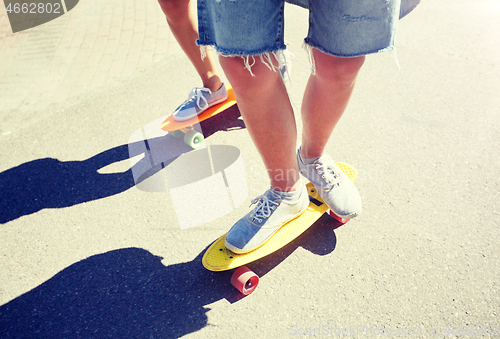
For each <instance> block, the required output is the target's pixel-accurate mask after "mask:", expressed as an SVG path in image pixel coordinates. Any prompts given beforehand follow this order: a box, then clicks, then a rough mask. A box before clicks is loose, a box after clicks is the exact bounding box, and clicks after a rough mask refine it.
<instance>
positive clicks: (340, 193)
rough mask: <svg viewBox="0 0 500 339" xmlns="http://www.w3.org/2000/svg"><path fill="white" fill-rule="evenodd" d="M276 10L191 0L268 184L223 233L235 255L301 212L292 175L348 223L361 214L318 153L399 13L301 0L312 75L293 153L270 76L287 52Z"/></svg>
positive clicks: (346, 2) (284, 108)
mask: <svg viewBox="0 0 500 339" xmlns="http://www.w3.org/2000/svg"><path fill="white" fill-rule="evenodd" d="M298 1H299V0H294V1H293V2H295V3H298ZM416 1H418V0H416ZM283 9H284V1H280V0H274V1H271V0H259V1H256V2H254V1H252V2H251V3H250V2H247V1H243V0H199V2H198V15H199V27H200V28H199V31H200V33H199V40H198V43H199V44H200V45H213V46H215V48H216V50H217V51H218V52H219V53H220V55H221V57H220V63H221V66H222V68H223V69H224V72H225V73H226V75H227V77H228V80H229V82H230V83H231V84H232V86H233V88H234V92H235V95H236V99H237V101H238V106H239V108H240V111H241V113H242V116H243V118H244V121H245V124H246V126H247V128H248V131H249V133H250V135H251V137H252V140H253V141H254V143H255V145H256V147H257V149H258V151H259V153H260V155H261V157H262V159H263V161H264V164H265V166H266V168H267V169H268V173H269V177H270V182H271V188H270V189H269V190H268V191H266V192H265V193H264V194H263V195H261V196H259V197H257V198H256V199H254V200H253V201H252V203H255V204H256V207H255V208H254V209H253V210H252V211H251V212H250V213H248V214H247V215H246V216H245V217H244V218H242V219H241V220H239V221H238V222H237V223H236V224H235V225H234V226H233V227H232V228H231V230H230V231H229V232H228V234H227V235H226V246H227V247H228V248H229V249H231V250H232V251H234V252H237V253H245V252H249V251H252V250H254V249H255V248H258V247H259V246H261V245H262V244H264V243H265V242H266V241H267V240H268V239H269V238H270V237H271V236H272V235H273V234H274V233H275V232H276V231H277V230H278V229H279V228H280V227H281V226H283V225H284V224H285V223H286V222H287V221H289V220H291V219H293V218H295V217H297V216H298V215H300V214H301V213H302V212H303V211H304V210H305V209H306V208H307V205H308V202H309V200H308V195H307V191H306V189H305V187H304V183H303V181H302V179H301V178H300V175H299V173H301V174H302V175H304V176H305V177H306V179H308V180H309V181H311V182H312V183H313V184H314V185H315V187H316V188H317V190H318V192H319V193H320V195H321V197H322V198H323V200H324V201H325V202H326V203H327V205H328V207H329V208H330V209H331V210H332V211H333V212H334V213H336V214H337V215H339V216H341V217H343V218H347V219H349V218H353V217H355V216H357V215H358V214H359V213H360V212H361V197H360V195H359V193H358V191H357V189H356V187H355V186H354V184H353V183H352V182H351V181H350V180H349V179H348V178H347V177H346V176H345V175H344V174H343V173H342V171H341V170H340V169H339V168H338V167H337V166H336V165H335V163H334V162H333V161H332V160H331V158H330V157H329V156H327V155H325V154H324V150H325V147H326V144H327V142H328V140H329V138H330V136H331V134H332V131H333V129H334V128H335V125H336V124H337V122H338V121H339V119H340V117H341V116H342V114H343V112H344V110H345V108H346V106H347V104H348V102H349V98H350V96H351V94H352V91H353V88H354V84H355V82H356V77H357V75H358V72H359V70H360V68H361V66H362V65H363V62H364V60H365V55H367V54H370V53H376V52H381V51H384V50H389V49H392V48H393V46H394V36H395V30H396V25H397V21H398V19H399V16H400V11H401V8H400V0H387V1H386V0H376V1H374V0H360V1H352V0H336V1H331V0H310V1H309V15H310V17H309V23H310V27H309V33H308V36H307V38H306V39H305V42H306V44H307V46H308V50H309V52H310V53H311V58H312V60H313V69H314V72H313V74H311V76H310V77H309V80H308V83H307V87H306V90H305V93H304V98H303V103H302V109H301V114H302V120H303V131H302V140H301V145H302V146H301V147H300V148H299V150H298V151H297V148H296V147H297V146H296V145H297V130H296V124H295V118H294V114H293V110H292V106H291V104H290V100H289V98H288V95H287V92H286V88H285V86H284V84H283V81H282V79H281V77H280V74H279V72H276V70H277V68H278V61H277V60H278V59H277V58H276V55H277V54H278V53H280V51H282V50H283V49H284V48H286V47H285V45H284V43H283V22H284V18H283Z"/></svg>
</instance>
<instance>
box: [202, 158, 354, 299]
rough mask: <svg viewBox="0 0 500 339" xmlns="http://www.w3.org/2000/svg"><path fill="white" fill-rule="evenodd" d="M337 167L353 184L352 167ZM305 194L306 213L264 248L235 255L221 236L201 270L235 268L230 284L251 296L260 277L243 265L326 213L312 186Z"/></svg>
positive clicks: (270, 249) (271, 239)
mask: <svg viewBox="0 0 500 339" xmlns="http://www.w3.org/2000/svg"><path fill="white" fill-rule="evenodd" d="M337 166H338V167H339V168H340V169H341V170H342V171H343V172H344V173H345V174H347V176H348V177H349V179H351V180H352V181H353V182H354V181H355V180H356V178H357V176H358V172H357V170H356V169H355V168H354V167H352V166H350V165H348V164H346V163H342V162H338V163H337ZM307 191H308V193H309V206H308V208H307V210H306V211H305V212H304V213H303V214H302V215H300V216H299V217H298V218H296V219H293V220H292V221H289V222H288V223H287V224H285V225H284V226H283V227H281V228H280V229H279V230H278V231H277V232H276V233H275V234H274V235H273V236H272V237H271V238H270V239H269V240H268V241H267V242H266V243H264V245H262V246H261V247H259V248H257V249H255V250H253V251H252V252H249V253H244V254H236V253H233V252H231V251H230V250H228V249H227V248H226V246H225V245H224V240H225V237H226V235H225V234H224V235H223V236H222V237H220V238H219V239H218V240H216V241H215V242H214V243H213V244H212V245H211V246H210V247H209V248H208V249H207V251H206V252H205V254H204V255H203V259H202V263H203V266H205V268H206V269H208V270H210V271H226V270H230V269H234V268H237V270H236V271H235V272H234V273H233V275H232V277H231V284H232V285H233V286H234V287H236V288H237V289H238V290H239V291H240V292H241V293H243V294H245V295H247V294H250V293H252V292H253V291H254V290H255V288H256V287H257V284H258V283H259V277H258V276H257V275H256V274H255V273H253V272H252V271H250V270H249V269H248V268H246V267H245V266H243V265H246V264H248V263H250V262H252V261H255V260H258V259H260V258H262V257H265V256H266V255H268V254H271V253H273V252H275V251H277V250H279V249H280V248H282V247H284V246H285V245H287V244H288V243H290V242H291V241H293V240H294V239H295V238H297V237H298V236H299V235H301V234H302V233H304V232H305V231H306V230H307V229H308V228H309V227H310V226H311V225H313V224H314V223H315V222H316V220H318V219H319V218H320V217H321V216H322V215H323V214H324V213H325V212H326V211H327V210H328V206H327V205H326V204H325V203H324V202H323V200H322V199H321V197H320V196H319V194H318V192H317V191H316V189H315V188H314V186H313V184H312V183H308V184H307ZM330 213H331V212H330ZM334 218H335V219H336V220H338V221H339V222H341V223H346V222H347V220H342V219H341V218H339V217H337V216H335V215H334Z"/></svg>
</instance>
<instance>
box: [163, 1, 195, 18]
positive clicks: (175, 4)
mask: <svg viewBox="0 0 500 339" xmlns="http://www.w3.org/2000/svg"><path fill="white" fill-rule="evenodd" d="M189 1H190V0H158V3H159V4H160V7H161V9H162V11H163V13H164V14H165V16H166V17H167V19H168V20H169V21H175V20H178V19H181V18H184V17H186V16H187V13H188V10H189Z"/></svg>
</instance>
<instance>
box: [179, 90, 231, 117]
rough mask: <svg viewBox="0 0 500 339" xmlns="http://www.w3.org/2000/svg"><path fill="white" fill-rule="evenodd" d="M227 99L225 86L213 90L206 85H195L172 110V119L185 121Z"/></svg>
mask: <svg viewBox="0 0 500 339" xmlns="http://www.w3.org/2000/svg"><path fill="white" fill-rule="evenodd" d="M226 100H227V90H226V86H225V85H224V84H222V86H221V87H220V88H219V89H218V90H217V91H215V92H212V91H211V90H209V89H208V88H206V87H202V88H199V87H195V88H193V90H192V91H191V93H189V97H188V98H187V100H186V101H184V102H183V103H182V104H181V105H180V106H179V107H177V109H176V110H175V112H174V119H175V120H177V121H186V120H189V119H192V118H194V117H196V116H198V115H199V114H200V113H202V112H203V111H205V110H206V109H207V108H209V107H211V106H213V105H216V104H219V103H221V102H224V101H226Z"/></svg>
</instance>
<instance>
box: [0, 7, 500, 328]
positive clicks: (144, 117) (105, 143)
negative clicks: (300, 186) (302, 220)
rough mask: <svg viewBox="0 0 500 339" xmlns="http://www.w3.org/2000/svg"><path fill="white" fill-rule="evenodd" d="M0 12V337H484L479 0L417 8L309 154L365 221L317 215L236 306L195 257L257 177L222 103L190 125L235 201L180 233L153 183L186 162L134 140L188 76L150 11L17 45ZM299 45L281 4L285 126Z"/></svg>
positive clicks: (142, 136) (159, 18)
mask: <svg viewBox="0 0 500 339" xmlns="http://www.w3.org/2000/svg"><path fill="white" fill-rule="evenodd" d="M3 10H4V8H3V7H1V8H0V36H1V40H0V336H1V337H2V338H36V337H43V338H48V337H50V338H59V337H60V338H63V337H68V338H89V337H92V338H99V337H115V338H149V337H160V338H177V337H180V336H184V335H185V336H186V337H187V338H209V337H218V338H221V337H225V338H243V337H254V338H269V337H276V338H286V337H295V336H298V335H316V336H319V337H321V336H337V335H343V336H374V335H386V336H387V337H399V336H409V337H416V338H426V337H431V336H432V337H449V336H455V337H461V336H465V335H472V334H473V335H477V336H484V337H488V336H491V337H497V336H499V335H500V328H499V326H500V321H499V317H498V315H499V309H500V293H499V288H500V287H499V285H498V284H499V274H498V272H499V269H500V256H499V253H500V251H499V249H500V246H499V245H500V227H499V226H500V179H499V176H498V175H499V173H500V160H499V154H500V152H499V151H500V147H499V140H500V114H499V113H500V102H499V93H500V91H499V90H500V85H499V79H500V41H499V38H498V32H499V31H500V24H499V22H500V20H499V19H500V2H499V1H498V0H478V1H474V2H472V1H467V0H453V1H451V0H435V1H423V3H422V4H420V5H419V6H418V7H417V9H415V11H414V12H413V13H412V14H410V15H409V16H408V17H406V18H404V19H403V20H402V21H401V22H400V26H399V32H398V40H397V41H398V48H397V52H390V53H383V54H380V55H372V56H370V57H368V58H367V61H366V63H365V65H364V66H363V69H362V71H361V73H360V76H359V80H358V83H357V87H356V89H355V93H354V95H353V98H352V100H351V103H350V105H349V107H348V109H347V111H346V113H345V115H344V117H343V118H342V120H341V122H340V123H339V125H338V127H337V128H336V130H335V132H334V135H333V136H332V138H331V140H330V142H329V144H328V146H327V152H328V153H329V154H330V155H331V156H332V157H333V158H334V159H336V160H339V161H345V162H348V163H350V164H352V165H354V166H355V167H356V168H357V169H358V170H359V173H360V176H359V179H358V181H357V183H358V186H359V188H360V190H361V192H362V194H363V200H364V210H363V214H362V215H361V216H359V217H358V218H356V219H355V220H353V221H350V222H349V223H348V224H346V225H344V226H342V227H339V228H336V229H334V228H333V226H332V222H331V220H330V219H329V218H328V217H327V216H324V217H322V218H321V219H320V220H319V222H318V223H316V224H315V225H314V226H313V227H312V228H310V229H309V230H308V231H307V233H305V234H304V235H303V236H301V237H300V238H298V239H297V240H296V241H294V242H293V243H291V244H289V245H288V246H286V247H285V248H283V249H282V250H280V251H278V252H277V253H275V254H273V255H271V256H268V257H266V258H264V259H262V260H260V261H258V262H255V263H253V264H251V265H249V267H250V268H251V269H253V270H254V271H255V272H256V273H258V274H259V275H260V276H261V282H260V286H259V287H258V288H257V290H256V291H255V292H254V293H253V294H251V295H250V296H248V297H245V298H241V297H240V296H239V295H238V293H237V291H236V290H234V289H233V288H232V287H231V286H230V285H229V275H228V273H213V272H209V271H207V270H205V269H204V268H203V267H202V265H201V256H202V254H203V252H204V250H205V249H206V248H207V247H208V246H209V245H210V243H211V242H212V241H214V240H215V239H216V238H218V237H219V236H220V235H222V234H223V233H224V232H225V231H227V230H228V229H229V227H230V226H231V225H232V224H233V223H234V221H235V220H237V219H238V218H240V217H241V216H243V215H244V214H246V213H247V212H248V205H249V204H250V200H251V199H252V198H254V197H255V196H256V195H258V194H261V193H262V192H263V191H264V190H265V189H266V188H267V185H268V184H267V181H266V172H265V169H264V167H263V165H262V163H261V162H260V159H259V156H258V153H257V151H256V150H255V148H254V147H253V145H252V143H251V140H250V137H249V135H248V132H247V131H246V128H245V125H244V122H243V121H242V120H241V118H240V117H239V114H238V111H237V109H235V110H232V111H230V112H228V114H227V116H225V117H224V119H220V120H217V121H216V122H214V123H212V124H208V125H204V126H202V127H203V129H204V132H206V135H207V138H206V144H207V145H210V146H212V145H222V146H224V147H227V149H229V148H230V146H232V147H233V148H234V147H235V148H237V149H238V150H239V154H237V155H236V156H235V159H236V158H238V159H240V160H239V161H241V164H242V166H243V168H244V176H243V177H242V179H241V180H240V182H243V183H245V185H242V186H238V190H239V191H238V192H239V193H241V194H243V195H244V196H243V198H241V197H242V196H241V195H240V196H239V197H240V198H241V199H240V200H241V201H240V200H238V203H235V201H236V200H234V199H235V196H233V202H232V205H229V207H228V205H224V206H225V207H224V208H226V209H227V210H224V211H223V213H222V212H221V213H220V214H221V215H222V216H220V215H219V216H218V217H216V218H215V219H213V220H210V221H206V220H201V221H200V222H199V223H197V224H196V225H194V226H193V225H191V226H192V227H189V228H185V229H181V227H182V225H181V223H180V221H179V220H180V219H178V215H179V209H176V206H177V205H176V204H178V202H179V200H178V198H177V196H175V195H174V194H173V193H172V192H173V188H174V185H173V184H172V180H169V179H168V178H169V174H168V170H169V168H170V169H171V168H174V166H175V161H174V160H175V159H177V158H178V157H179V156H180V158H179V159H181V158H184V157H186V156H187V154H189V153H190V150H189V149H185V148H182V147H181V145H177V144H176V145H177V146H175V147H174V146H173V145H174V144H173V141H172V144H165V142H164V140H166V139H165V138H168V137H169V136H166V137H165V136H164V135H163V134H161V133H160V132H158V131H155V130H152V129H151V126H154V124H155V122H156V121H159V120H160V119H161V118H162V117H164V116H166V115H168V114H170V112H172V111H173V109H175V107H177V105H179V104H180V102H181V101H182V100H183V98H184V97H186V96H187V94H188V92H189V91H190V89H191V88H192V87H194V86H199V80H198V79H197V76H196V74H195V72H194V70H193V69H192V67H191V65H190V64H189V62H188V60H187V59H186V58H185V56H184V55H183V53H182V51H181V50H180V48H179V47H178V45H177V44H176V42H175V40H174V39H173V37H172V35H171V34H170V32H169V30H168V27H167V25H166V23H165V19H164V17H163V15H162V13H161V10H160V8H159V6H158V4H157V3H156V2H154V1H152V2H137V1H132V0H126V1H118V0H112V1H106V2H97V1H92V0H86V1H81V2H80V3H79V4H78V5H77V6H76V7H75V8H74V9H73V10H71V11H70V12H68V14H66V15H64V16H61V17H60V18H57V19H55V20H53V21H51V22H49V23H46V24H44V25H41V26H37V27H35V28H32V29H30V30H27V31H23V32H18V33H15V34H13V33H11V31H10V27H9V23H8V20H7V17H6V14H5V12H3ZM306 31H307V12H306V11H305V10H303V9H300V8H297V7H294V6H287V8H286V36H287V41H288V43H289V48H290V50H291V52H292V53H294V54H295V58H294V59H293V70H292V78H291V81H290V83H289V85H288V86H289V91H290V97H291V99H292V102H293V105H294V108H295V109H296V110H297V112H299V109H300V104H301V100H302V99H301V98H302V93H303V89H304V87H305V82H306V79H307V77H308V75H309V72H310V65H309V62H308V58H307V54H306V52H305V51H304V50H303V49H302V46H301V45H302V39H303V37H304V36H305V34H306ZM297 116H298V115H297ZM298 126H299V130H300V119H298ZM155 133H156V134H155ZM143 140H148V146H147V147H146V148H145V151H144V152H143V153H144V154H145V155H141V154H139V153H140V152H139V153H134V152H133V151H131V145H132V149H133V150H137V149H139V150H140V149H141V147H143V145H145V144H146V143H145V142H144V141H143ZM135 146H137V147H139V148H137V147H136V148H134V147H135ZM174 150H175V152H177V153H175V154H174V155H171V154H170V153H168V154H170V155H169V156H166V155H165V154H166V153H165V152H174ZM137 154H138V156H137V157H134V156H135V155H137ZM181 155H182V156H181ZM131 157H132V158H131ZM148 157H150V158H148ZM158 157H159V158H158ZM144 159H146V160H147V159H150V160H148V161H149V162H147V166H149V167H147V166H146V167H141V171H142V172H141V173H149V174H148V175H146V177H149V179H147V180H146V181H143V182H142V184H141V185H136V182H135V181H134V170H133V169H137V168H139V167H138V166H139V165H137V164H140V166H142V165H143V164H144V161H145V160H144ZM151 159H152V160H151ZM141 161H142V162H141ZM162 164H163V165H162ZM133 166H135V167H133ZM163 167H165V169H163ZM148 171H149V172H148ZM194 172H195V173H198V172H197V171H194ZM149 175H151V176H149ZM205 192H206V194H209V193H208V190H207V191H205ZM233 193H234V192H233ZM193 199H194V200H195V202H196V199H202V200H203V195H202V198H199V197H195V198H193ZM207 200H208V199H207ZM214 201H215V202H218V200H212V202H214ZM241 202H242V203H241ZM200 203H201V201H200ZM240 203H241V204H240ZM219 205H220V206H219V207H220V208H221V211H222V207H221V206H222V204H219ZM209 207H210V206H208V207H207V208H209ZM183 213H186V212H183ZM193 213H195V212H193ZM193 215H194V214H193ZM203 215H205V214H203ZM183 216H184V217H185V216H186V215H183ZM202 219H203V218H202Z"/></svg>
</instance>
